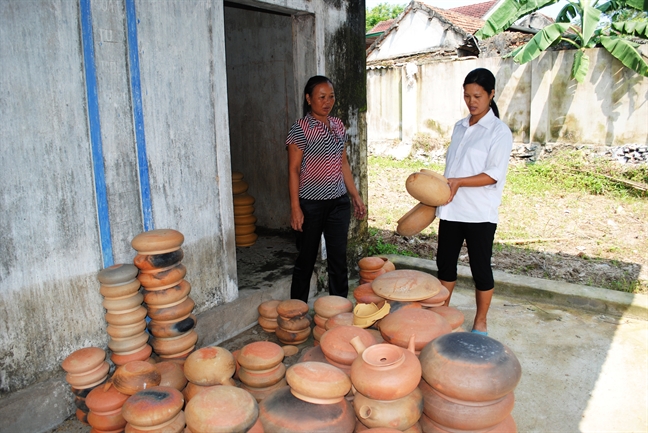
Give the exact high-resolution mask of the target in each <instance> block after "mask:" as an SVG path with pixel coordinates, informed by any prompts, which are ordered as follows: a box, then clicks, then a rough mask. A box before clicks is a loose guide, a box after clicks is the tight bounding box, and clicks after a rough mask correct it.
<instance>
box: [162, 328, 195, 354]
mask: <svg viewBox="0 0 648 433" xmlns="http://www.w3.org/2000/svg"><path fill="white" fill-rule="evenodd" d="M196 341H198V333H196V331H195V330H194V329H192V330H191V331H189V332H186V333H184V334H180V335H178V336H177V337H170V338H158V337H153V338H151V346H153V350H154V351H155V353H157V354H158V355H172V354H175V353H181V352H184V351H185V350H187V349H189V348H190V347H192V346H194V345H195V344H196Z"/></svg>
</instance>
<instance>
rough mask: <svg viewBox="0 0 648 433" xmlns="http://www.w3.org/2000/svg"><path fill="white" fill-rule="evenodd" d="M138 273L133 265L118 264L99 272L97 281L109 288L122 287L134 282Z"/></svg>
mask: <svg viewBox="0 0 648 433" xmlns="http://www.w3.org/2000/svg"><path fill="white" fill-rule="evenodd" d="M138 272H139V271H138V270H137V268H136V267H135V266H133V265H129V264H116V265H112V266H109V267H107V268H105V269H102V270H101V271H99V273H98V274H97V279H98V280H99V282H100V283H101V284H104V285H107V286H114V285H121V284H125V283H130V282H131V281H133V278H135V277H137V273H138Z"/></svg>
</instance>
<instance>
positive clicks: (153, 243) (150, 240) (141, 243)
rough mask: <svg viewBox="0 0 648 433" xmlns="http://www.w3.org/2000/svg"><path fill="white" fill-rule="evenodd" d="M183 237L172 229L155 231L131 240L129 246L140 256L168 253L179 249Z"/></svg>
mask: <svg viewBox="0 0 648 433" xmlns="http://www.w3.org/2000/svg"><path fill="white" fill-rule="evenodd" d="M183 242H184V235H183V234H182V233H180V232H179V231H177V230H173V229H156V230H150V231H148V232H144V233H140V234H138V235H137V236H135V237H134V238H133V240H132V241H131V246H132V247H133V248H134V249H135V250H136V251H137V252H138V253H140V254H144V255H154V254H164V253H170V252H172V251H175V250H177V249H179V248H180V246H181V245H182V243H183Z"/></svg>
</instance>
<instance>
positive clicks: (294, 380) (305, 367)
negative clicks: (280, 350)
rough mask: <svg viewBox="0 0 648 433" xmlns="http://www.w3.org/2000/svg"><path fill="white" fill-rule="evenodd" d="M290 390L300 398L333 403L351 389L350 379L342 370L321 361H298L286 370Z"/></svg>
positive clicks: (338, 400) (320, 402)
mask: <svg viewBox="0 0 648 433" xmlns="http://www.w3.org/2000/svg"><path fill="white" fill-rule="evenodd" d="M286 382H288V385H290V392H292V394H293V395H294V396H295V397H297V398H298V399H300V400H303V401H307V402H310V403H315V404H333V403H338V402H340V401H342V400H343V399H344V396H345V395H346V394H348V392H349V391H350V390H351V380H350V379H349V376H347V375H346V373H344V372H343V371H342V370H340V369H339V368H337V367H334V366H332V365H329V364H325V363H323V362H300V363H297V364H294V365H292V366H291V367H290V368H289V369H288V371H286Z"/></svg>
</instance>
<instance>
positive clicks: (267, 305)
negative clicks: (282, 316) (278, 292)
mask: <svg viewBox="0 0 648 433" xmlns="http://www.w3.org/2000/svg"><path fill="white" fill-rule="evenodd" d="M280 303H281V301H278V300H276V299H271V300H269V301H265V302H261V304H259V307H258V308H257V310H258V311H259V315H261V316H263V317H265V318H266V319H276V318H277V316H279V313H277V305H279V304H280Z"/></svg>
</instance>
